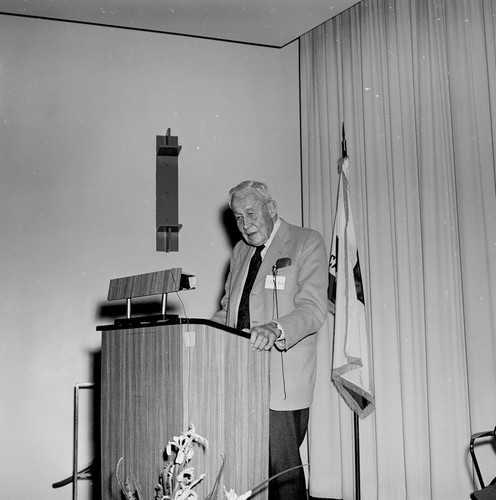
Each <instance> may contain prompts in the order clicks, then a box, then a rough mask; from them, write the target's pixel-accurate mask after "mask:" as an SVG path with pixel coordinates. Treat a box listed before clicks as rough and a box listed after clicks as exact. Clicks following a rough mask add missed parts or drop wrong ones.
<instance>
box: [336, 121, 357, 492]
mask: <svg viewBox="0 0 496 500" xmlns="http://www.w3.org/2000/svg"><path fill="white" fill-rule="evenodd" d="M342 135H343V136H342V140H341V156H342V159H343V160H344V159H345V158H347V157H348V151H347V148H346V135H345V133H344V122H343V130H342ZM353 437H354V459H355V500H360V497H361V492H360V426H359V419H358V414H357V413H356V412H355V411H354V412H353Z"/></svg>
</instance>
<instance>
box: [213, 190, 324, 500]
mask: <svg viewBox="0 0 496 500" xmlns="http://www.w3.org/2000/svg"><path fill="white" fill-rule="evenodd" d="M229 206H230V208H231V209H232V211H233V214H234V217H235V219H236V223H237V226H238V229H239V231H240V232H241V235H242V236H243V239H242V240H240V241H239V242H238V243H237V244H236V246H235V248H234V250H233V253H232V256H231V261H230V269H229V275H228V277H227V281H226V285H225V294H224V296H223V298H222V302H221V304H222V309H221V310H220V311H219V312H218V313H216V314H215V315H214V317H213V318H212V319H213V320H214V321H217V322H219V323H223V324H226V325H229V326H232V327H236V328H239V329H249V330H250V333H251V345H252V347H253V349H255V350H260V351H262V350H265V351H267V350H270V351H271V353H270V417H269V422H270V424H269V436H270V438H269V456H270V457H269V461H270V470H269V474H270V475H273V474H276V473H278V472H281V471H283V470H287V469H289V468H291V467H295V466H297V465H301V459H300V455H299V447H300V445H301V443H302V441H303V439H304V437H305V433H306V431H307V425H308V413H309V407H310V404H311V403H312V397H313V388H314V382H315V360H316V339H315V335H314V334H315V332H316V331H317V330H318V329H319V328H320V327H321V326H322V325H323V323H324V321H325V319H326V315H327V281H328V279H327V276H328V260H327V255H326V250H325V245H324V241H323V239H322V236H321V235H320V234H319V233H318V232H316V231H313V230H311V229H305V228H301V227H298V226H294V225H292V224H289V223H287V222H286V221H284V220H283V219H281V218H279V216H278V214H277V205H276V202H275V201H274V200H273V199H272V196H271V194H270V192H269V190H268V188H267V186H266V185H265V184H264V183H262V182H256V181H244V182H242V183H241V184H239V185H237V186H236V187H234V188H232V189H231V190H230V192H229ZM274 280H275V284H274ZM269 498H270V500H304V499H306V498H307V493H306V487H305V476H304V472H303V470H302V469H301V468H299V469H296V470H295V471H293V472H290V473H287V474H283V475H281V476H280V477H279V478H277V479H275V480H273V481H271V483H270V485H269Z"/></svg>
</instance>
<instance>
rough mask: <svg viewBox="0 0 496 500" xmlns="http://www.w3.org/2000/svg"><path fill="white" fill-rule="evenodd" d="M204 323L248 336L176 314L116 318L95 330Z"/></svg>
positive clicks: (222, 327)
mask: <svg viewBox="0 0 496 500" xmlns="http://www.w3.org/2000/svg"><path fill="white" fill-rule="evenodd" d="M188 324H191V325H205V326H210V327H211V328H217V329H219V330H223V331H225V332H228V333H232V334H233V335H238V336H239V337H245V338H250V333H249V332H245V331H243V330H237V329H236V328H231V327H230V326H226V325H223V324H221V323H216V322H215V321H212V320H210V319H204V318H179V317H177V316H172V317H171V316H167V315H166V316H162V315H161V314H158V315H155V316H142V317H139V316H137V317H135V318H122V319H116V320H115V322H114V323H113V324H111V325H101V326H97V327H96V329H97V331H100V332H105V331H111V330H128V329H131V328H151V327H157V326H173V325H188Z"/></svg>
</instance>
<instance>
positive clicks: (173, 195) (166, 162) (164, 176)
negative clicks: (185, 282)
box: [156, 128, 182, 252]
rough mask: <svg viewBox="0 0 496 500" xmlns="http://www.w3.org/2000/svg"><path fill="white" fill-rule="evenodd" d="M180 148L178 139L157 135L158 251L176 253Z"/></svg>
mask: <svg viewBox="0 0 496 500" xmlns="http://www.w3.org/2000/svg"><path fill="white" fill-rule="evenodd" d="M180 152H181V146H179V145H178V138H177V136H171V135H170V128H169V129H167V134H166V135H165V136H159V135H157V164H156V170H157V172H156V224H157V236H156V237H157V251H158V252H177V251H178V250H179V230H180V229H181V227H182V224H179V220H178V218H179V217H178V205H179V182H178V164H179V153H180Z"/></svg>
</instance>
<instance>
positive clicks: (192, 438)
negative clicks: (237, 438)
mask: <svg viewBox="0 0 496 500" xmlns="http://www.w3.org/2000/svg"><path fill="white" fill-rule="evenodd" d="M195 443H196V444H197V445H198V446H200V447H201V448H203V449H207V448H208V441H207V440H206V439H205V438H203V437H202V436H200V435H199V434H197V432H196V430H195V426H194V425H193V424H191V425H190V427H189V429H188V430H187V431H185V432H183V433H182V434H181V435H180V436H174V437H173V439H172V441H169V442H168V443H167V447H166V453H167V456H168V457H169V458H168V460H167V462H166V464H165V465H164V468H163V469H162V472H161V474H160V477H159V480H158V484H157V486H156V487H155V500H198V493H197V492H196V491H195V490H194V489H193V488H194V487H195V486H196V485H197V484H198V483H199V482H200V481H202V480H203V478H204V477H205V474H200V475H199V476H198V478H197V479H195V471H194V469H193V467H191V466H190V465H189V462H190V461H191V459H192V458H193V456H194V454H195V452H194V449H193V446H194V445H195ZM122 460H123V457H121V458H120V459H119V462H118V463H117V468H116V471H115V475H116V478H117V482H118V484H119V486H120V488H121V491H122V495H123V497H124V498H125V500H145V499H144V498H143V494H142V492H141V489H140V487H139V484H138V483H137V481H136V480H135V479H134V477H133V478H132V479H131V480H130V479H129V478H128V479H126V480H125V481H122V479H121V477H120V474H119V468H120V464H121V462H122ZM298 467H303V466H298ZM298 467H293V468H291V469H288V470H286V471H284V472H280V473H279V474H276V475H274V476H272V477H270V478H269V479H267V480H265V481H263V482H262V483H260V484H259V485H257V486H256V487H255V488H253V490H249V491H247V492H246V493H243V494H242V495H237V493H236V492H235V491H234V490H233V489H230V490H229V491H228V490H227V488H226V487H225V485H222V488H223V492H224V496H225V500H247V499H248V498H250V497H251V496H252V495H254V494H255V493H258V492H259V491H260V490H262V489H263V488H264V487H265V486H266V484H267V483H268V482H269V481H271V480H272V479H274V478H275V477H277V476H280V475H281V474H285V473H286V472H289V471H290V470H293V469H297V468H298ZM223 468H224V460H223V462H222V465H221V468H220V470H219V472H218V474H217V478H216V480H215V483H214V486H213V488H212V491H211V492H210V493H209V494H208V495H207V496H206V497H205V499H204V500H219V495H220V491H221V488H220V486H221V479H222V471H223Z"/></svg>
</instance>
